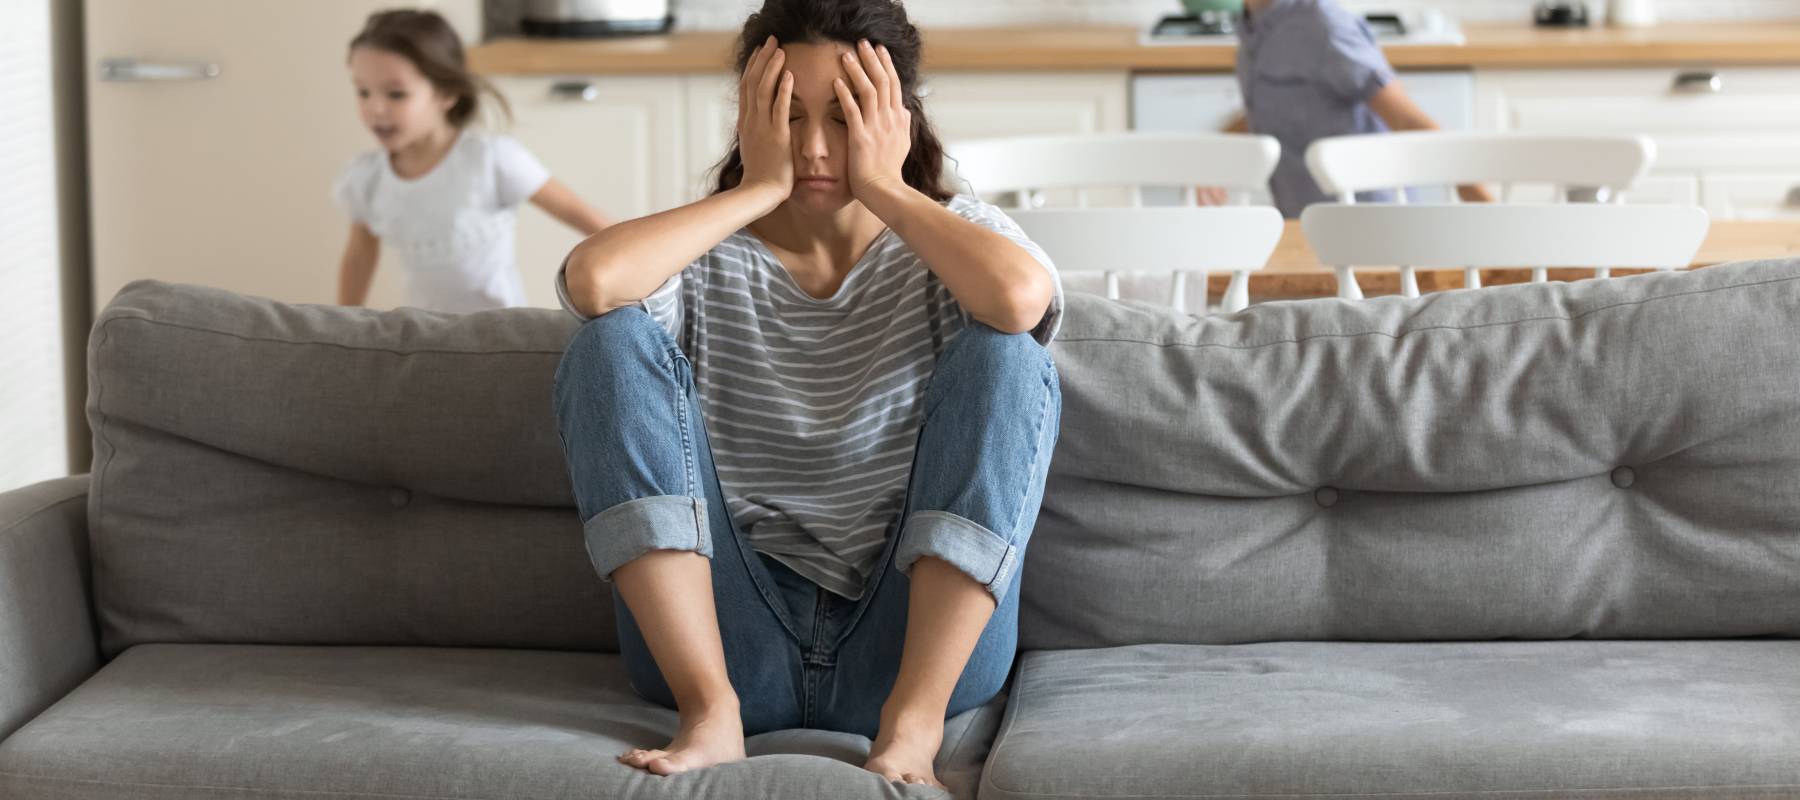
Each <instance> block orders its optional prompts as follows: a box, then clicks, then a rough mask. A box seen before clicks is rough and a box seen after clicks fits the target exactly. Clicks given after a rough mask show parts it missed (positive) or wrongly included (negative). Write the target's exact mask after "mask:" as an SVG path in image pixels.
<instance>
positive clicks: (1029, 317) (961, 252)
mask: <svg viewBox="0 0 1800 800" xmlns="http://www.w3.org/2000/svg"><path fill="white" fill-rule="evenodd" d="M858 199H859V200H861V201H862V204H863V205H864V206H867V207H868V209H869V210H870V211H872V212H874V213H875V216H877V217H880V218H881V221H882V222H885V223H887V226H888V227H889V228H892V229H893V231H894V233H895V234H897V235H898V236H899V237H900V239H901V241H904V242H906V246H907V247H909V248H911V249H912V251H913V252H914V253H917V254H919V259H920V260H921V261H924V262H925V267H926V268H927V269H929V270H931V273H932V274H933V275H936V276H937V277H938V280H940V281H943V282H944V288H946V289H949V290H950V296H952V297H955V298H956V302H957V304H958V305H960V306H962V307H963V310H965V311H967V312H969V316H971V317H974V318H975V319H976V320H978V321H980V322H981V323H982V324H984V325H987V326H988V327H991V328H993V329H995V330H998V331H1000V332H1001V333H1026V332H1028V331H1030V330H1031V329H1032V328H1035V327H1037V324H1038V323H1039V322H1041V321H1043V319H1044V314H1045V313H1046V312H1048V311H1049V310H1050V300H1051V296H1052V294H1053V293H1054V292H1055V287H1054V285H1053V284H1052V283H1051V280H1050V273H1049V271H1048V270H1045V269H1044V265H1043V264H1039V263H1038V261H1037V259H1035V258H1032V256H1031V254H1030V253H1027V252H1025V248H1022V247H1020V246H1018V245H1017V244H1014V243H1013V241H1012V240H1011V239H1008V238H1006V237H1005V236H1002V235H1000V234H998V233H995V232H994V231H991V230H988V229H987V228H983V227H981V226H980V225H977V224H975V223H973V222H970V221H969V220H966V219H963V218H962V217H961V216H959V215H958V214H957V213H956V212H954V211H951V210H950V209H948V208H945V207H943V206H942V205H939V204H938V203H937V201H935V200H932V199H931V198H929V197H926V196H925V195H923V194H921V193H920V192H919V191H918V190H916V189H914V188H912V187H911V186H907V185H906V184H905V183H904V182H899V181H895V182H892V183H889V182H885V181H884V182H882V183H880V184H877V185H872V186H869V187H867V188H866V189H865V190H864V191H863V192H862V193H861V196H860V197H859V198H858Z"/></svg>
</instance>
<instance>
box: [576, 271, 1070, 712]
mask: <svg viewBox="0 0 1800 800" xmlns="http://www.w3.org/2000/svg"><path fill="white" fill-rule="evenodd" d="M555 399H556V413H557V426H558V432H559V434H560V436H561V437H562V445H563V452H564V455H565V456H566V457H567V459H568V463H569V477H570V479H571V480H572V482H573V484H574V490H575V501H576V506H577V507H578V509H579V510H580V513H581V518H582V532H583V537H584V539H585V540H586V543H587V551H588V556H589V558H590V559H591V560H592V561H593V564H594V568H595V570H596V571H598V572H599V574H600V576H601V577H602V578H610V576H611V574H612V572H613V570H615V569H617V568H618V567H620V566H621V565H623V564H626V563H628V562H630V561H631V560H632V559H635V558H637V557H638V556H641V555H643V554H644V553H646V552H649V551H652V550H691V551H695V552H698V553H700V554H701V555H704V556H707V557H709V558H710V559H711V562H710V563H711V569H712V582H713V599H714V602H715V604H716V605H717V608H718V617H719V636H720V638H721V640H722V641H723V644H724V648H725V666H726V670H727V673H728V675H729V676H730V679H731V685H732V687H733V688H735V689H736V690H737V693H738V698H739V702H740V705H741V708H742V713H743V721H744V728H745V730H746V732H747V733H750V734H754V733H760V732H764V731H770V730H778V729H784V728H823V729H828V730H838V731H846V732H850V733H859V734H862V735H865V736H870V737H873V736H874V735H875V733H876V729H877V727H878V725H879V722H880V714H881V706H882V704H883V703H884V702H885V701H886V699H887V696H888V693H889V692H890V690H891V689H892V688H893V685H894V679H895V677H896V676H897V675H898V674H899V668H900V649H901V645H902V643H903V642H904V641H905V631H906V615H907V595H908V587H909V585H910V584H911V580H910V578H909V577H908V573H909V571H910V568H911V566H912V564H913V563H914V562H915V561H917V560H918V559H919V558H920V557H923V556H932V557H935V558H939V559H942V560H943V561H945V562H946V563H948V564H950V565H952V566H954V567H955V568H957V569H959V570H961V571H962V572H964V573H966V574H967V575H969V576H970V577H971V578H974V579H975V581H976V582H978V583H980V584H981V585H983V586H985V587H986V588H987V589H988V591H990V592H991V593H993V596H994V599H995V602H996V609H995V611H994V615H993V617H992V619H991V620H990V621H989V622H988V624H987V628H986V629H985V630H983V631H982V634H981V639H980V641H979V642H978V643H977V644H976V646H975V651H974V653H973V654H972V655H971V656H970V658H969V662H968V665H967V666H966V667H965V668H964V669H963V673H962V676H961V678H960V679H959V680H958V681H957V684H956V688H955V690H954V692H952V694H951V697H950V706H949V709H948V713H949V714H950V715H955V714H959V713H961V712H963V711H966V710H968V709H971V708H975V707H977V706H980V705H981V704H983V703H986V702H987V701H988V700H989V699H991V698H992V697H993V696H994V695H995V694H996V693H997V692H998V691H999V690H1000V688H1001V686H1002V685H1003V684H1004V683H1005V682H1006V678H1007V674H1008V673H1009V672H1010V671H1011V669H1012V662H1013V653H1014V651H1015V650H1016V648H1017V643H1018V615H1019V592H1018V587H1019V574H1020V569H1019V566H1020V564H1022V563H1023V560H1024V555H1025V544H1026V541H1027V540H1028V539H1029V538H1030V535H1031V530H1032V527H1033V525H1035V524H1036V521H1037V512H1038V506H1039V504H1040V503H1041V502H1042V500H1043V492H1044V479H1045V475H1046V473H1047V471H1048V469H1049V464H1050V454H1051V450H1052V449H1053V448H1054V447H1055V444H1056V435H1057V428H1058V424H1059V421H1060V417H1061V410H1062V395H1061V393H1060V390H1059V388H1058V384H1057V377H1056V368H1055V365H1054V364H1053V363H1052V362H1051V360H1050V354H1049V351H1048V350H1046V349H1045V348H1044V347H1043V346H1042V345H1040V344H1038V343H1037V342H1036V341H1035V340H1033V339H1032V338H1031V337H1030V336H1028V335H1025V334H1019V335H1006V334H1002V333H1000V332H999V331H996V330H994V329H993V328H990V327H987V326H985V325H981V324H979V323H970V324H969V325H968V326H967V327H965V328H964V329H963V330H962V331H961V332H960V333H958V334H957V335H956V337H955V338H953V339H952V340H951V342H950V344H949V345H948V346H947V347H946V348H945V350H944V352H943V353H942V354H941V355H940V356H939V358H938V362H937V365H936V368H935V371H934V372H933V374H932V378H931V383H930V386H929V387H928V388H927V390H926V394H925V410H924V422H923V425H922V427H921V428H920V432H919V439H918V444H917V448H916V451H915V453H914V456H913V465H912V477H911V481H910V483H909V484H908V487H907V498H906V504H905V507H904V511H903V512H902V514H901V516H900V517H899V520H902V521H904V524H903V525H902V524H900V523H899V522H896V525H895V526H890V528H889V535H888V537H887V538H888V541H887V546H886V547H885V548H884V549H883V552H882V555H881V560H880V561H879V562H878V564H877V567H876V571H875V572H874V574H873V575H872V576H871V577H870V579H869V583H868V585H867V586H866V587H865V588H864V590H863V594H862V597H861V598H860V599H859V600H856V601H850V600H846V599H844V598H843V597H841V596H839V595H836V594H833V593H831V592H828V591H826V590H824V589H822V588H820V587H819V586H818V585H816V584H814V583H812V582H811V581H809V580H807V579H806V578H803V577H801V576H800V575H798V574H796V573H795V572H793V571H792V570H790V569H788V568H787V567H786V566H785V565H783V564H781V563H780V562H778V561H776V560H774V559H772V558H768V557H766V556H762V555H760V554H758V553H756V552H755V551H753V550H752V549H751V548H750V546H749V545H748V544H747V542H746V541H745V539H744V536H743V534H742V533H741V532H740V531H738V530H737V526H736V525H734V524H733V522H732V519H731V516H730V514H728V513H727V512H726V510H725V502H724V496H723V493H722V492H721V490H720V488H719V481H718V476H717V473H716V472H715V470H714V468H713V460H712V449H711V447H710V446H709V445H708V443H707V437H706V429H705V426H704V425H703V424H702V417H701V411H700V403H699V398H698V395H697V394H696V392H695V390H694V383H693V374H692V370H691V369H690V365H689V363H688V359H687V356H686V355H685V354H684V353H683V352H682V350H681V348H680V346H679V345H677V344H676V343H675V341H674V340H673V339H672V338H670V336H669V335H668V333H667V332H666V331H664V330H663V329H662V327H661V326H660V325H658V324H657V323H656V322H655V321H654V320H652V319H651V318H650V316H649V315H648V314H646V313H644V311H643V310H642V309H639V308H635V307H628V308H621V309H618V310H615V311H612V312H611V313H608V314H605V315H603V316H600V317H598V318H595V319H593V320H590V321H589V322H587V323H586V324H584V325H583V326H582V327H581V329H580V330H579V331H578V332H577V333H576V334H575V336H574V338H573V339H572V340H571V341H570V342H569V347H568V351H567V352H566V353H564V355H563V359H562V363H561V365H560V366H559V367H558V368H557V371H556V380H555ZM894 527H899V535H897V536H896V535H894ZM613 601H614V602H613V606H614V608H615V610H616V611H617V614H618V622H619V650H620V653H621V654H622V655H623V658H624V661H625V664H626V668H627V670H628V673H629V675H630V677H631V683H632V687H633V688H634V689H635V690H636V691H637V693H638V694H640V695H642V696H643V697H645V698H646V699H648V700H651V701H653V702H656V703H659V704H661V705H664V706H668V707H670V708H673V707H674V706H675V698H674V697H673V695H672V694H671V693H670V691H669V687H668V685H667V684H666V683H665V682H664V681H663V677H662V673H661V672H660V671H659V670H658V669H657V667H656V662H655V661H654V660H653V659H652V658H651V656H650V650H649V648H648V647H647V646H646V645H645V644H644V638H643V634H642V633H641V632H640V631H639V630H638V627H637V623H636V621H635V620H633V619H632V616H631V613H630V611H629V610H628V609H627V608H626V606H625V603H624V602H623V600H622V599H621V598H619V597H618V593H617V591H616V590H615V591H614V596H613Z"/></svg>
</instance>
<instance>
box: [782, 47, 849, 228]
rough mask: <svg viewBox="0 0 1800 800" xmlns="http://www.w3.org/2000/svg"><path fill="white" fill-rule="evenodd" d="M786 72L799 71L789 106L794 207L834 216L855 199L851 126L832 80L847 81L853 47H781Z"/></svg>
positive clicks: (790, 197)
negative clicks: (845, 63) (845, 62)
mask: <svg viewBox="0 0 1800 800" xmlns="http://www.w3.org/2000/svg"><path fill="white" fill-rule="evenodd" d="M782 50H784V51H786V52H787V64H786V67H785V68H786V69H787V71H789V72H792V73H794V96H793V99H792V100H791V102H790V103H789V111H788V130H789V133H790V134H791V137H792V145H793V150H794V191H793V194H791V195H789V196H788V202H789V203H798V204H799V205H800V206H801V207H803V208H806V209H808V210H812V211H820V212H830V211H836V210H837V209H840V208H843V207H844V206H845V205H847V204H849V203H850V201H851V199H852V198H851V196H850V184H849V181H848V180H846V176H847V173H848V171H849V169H848V166H847V165H848V164H849V160H848V158H847V156H848V155H849V153H848V151H847V147H848V145H849V139H850V134H849V130H850V129H849V128H848V127H847V126H846V125H845V120H844V109H842V108H840V107H839V106H838V99H837V93H836V92H834V91H832V89H831V82H832V80H833V79H836V78H840V77H841V78H845V80H846V81H847V80H848V79H849V78H848V75H847V74H846V73H845V72H844V66H843V58H842V56H843V54H844V53H848V52H851V46H850V45H848V44H842V43H839V42H793V43H789V44H784V45H782Z"/></svg>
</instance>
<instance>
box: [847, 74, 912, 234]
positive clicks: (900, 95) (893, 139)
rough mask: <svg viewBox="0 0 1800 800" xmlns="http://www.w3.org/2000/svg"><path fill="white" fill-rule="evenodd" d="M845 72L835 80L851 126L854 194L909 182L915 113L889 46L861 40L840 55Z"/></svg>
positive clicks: (851, 173)
mask: <svg viewBox="0 0 1800 800" xmlns="http://www.w3.org/2000/svg"><path fill="white" fill-rule="evenodd" d="M839 64H840V66H841V67H842V69H843V72H844V76H843V77H840V78H836V79H834V80H833V81H832V87H831V88H832V91H833V92H835V93H836V94H837V98H838V105H839V106H841V107H842V108H843V109H844V121H845V123H846V125H848V127H849V129H850V138H849V142H850V154H849V162H850V163H849V168H850V176H849V177H850V193H851V194H852V195H853V196H855V197H857V198H858V199H862V198H863V197H864V196H866V194H867V193H868V192H871V191H875V190H877V189H878V188H880V187H882V186H886V185H890V182H891V185H897V186H904V185H905V179H904V177H903V176H902V174H901V173H902V169H903V168H904V167H905V165H906V156H907V154H908V153H910V152H911V151H912V112H911V111H908V110H907V109H906V98H905V96H904V94H905V87H904V86H902V85H901V83H900V73H899V71H898V70H896V69H895V68H894V60H893V58H892V57H890V56H889V55H888V52H887V48H886V47H884V46H877V45H873V44H870V43H869V41H868V40H867V39H864V40H862V41H859V42H857V43H856V45H855V46H854V47H852V48H851V49H850V52H847V53H845V54H843V57H842V58H841V59H840V60H839Z"/></svg>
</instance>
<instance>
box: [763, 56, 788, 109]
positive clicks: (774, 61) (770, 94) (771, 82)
mask: <svg viewBox="0 0 1800 800" xmlns="http://www.w3.org/2000/svg"><path fill="white" fill-rule="evenodd" d="M784 63H787V54H786V53H784V52H782V51H781V49H780V48H777V49H776V50H775V53H774V54H773V55H771V56H769V64H768V66H766V67H763V76H762V81H761V82H760V83H759V84H758V85H757V92H756V102H757V103H758V105H757V107H756V108H757V110H759V111H768V110H769V109H770V108H772V107H774V105H775V84H776V83H778V82H780V80H781V65H782V64H784Z"/></svg>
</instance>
